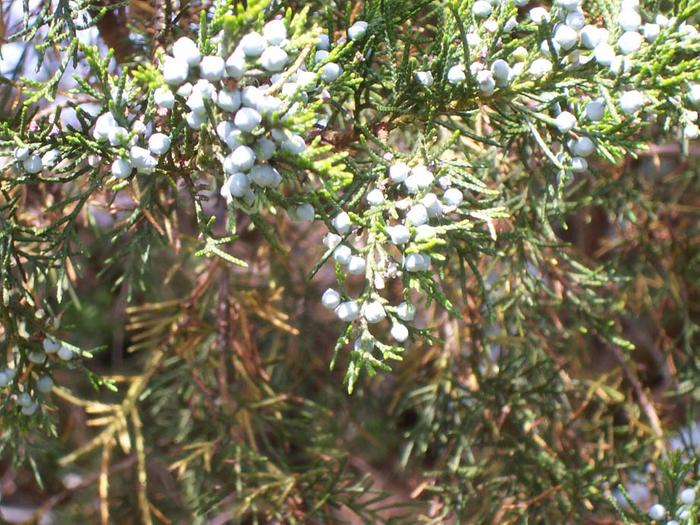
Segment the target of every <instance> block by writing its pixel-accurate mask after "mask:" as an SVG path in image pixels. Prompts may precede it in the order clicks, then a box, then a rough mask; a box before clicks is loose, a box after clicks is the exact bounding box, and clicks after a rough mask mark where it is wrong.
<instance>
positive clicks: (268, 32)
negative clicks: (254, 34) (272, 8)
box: [263, 20, 287, 46]
mask: <svg viewBox="0 0 700 525" xmlns="http://www.w3.org/2000/svg"><path fill="white" fill-rule="evenodd" d="M263 36H264V37H265V40H267V41H268V42H269V43H270V44H272V45H273V46H278V45H280V44H281V43H282V42H284V41H285V39H286V38H287V26H285V25H284V20H270V21H269V22H268V23H267V24H265V25H264V26H263Z"/></svg>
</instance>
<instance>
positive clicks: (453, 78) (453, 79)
mask: <svg viewBox="0 0 700 525" xmlns="http://www.w3.org/2000/svg"><path fill="white" fill-rule="evenodd" d="M465 80H467V75H466V73H465V72H464V67H462V66H460V65H457V66H452V67H451V68H450V69H449V70H448V71H447V81H448V82H449V83H450V84H453V85H457V84H463V83H464V81H465Z"/></svg>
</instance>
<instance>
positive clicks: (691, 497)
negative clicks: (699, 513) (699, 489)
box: [680, 488, 695, 505]
mask: <svg viewBox="0 0 700 525" xmlns="http://www.w3.org/2000/svg"><path fill="white" fill-rule="evenodd" d="M680 500H681V503H683V504H685V505H692V504H693V502H694V501H695V489H692V488H687V489H684V490H683V491H682V492H681V496H680Z"/></svg>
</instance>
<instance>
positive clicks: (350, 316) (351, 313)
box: [335, 301, 360, 323]
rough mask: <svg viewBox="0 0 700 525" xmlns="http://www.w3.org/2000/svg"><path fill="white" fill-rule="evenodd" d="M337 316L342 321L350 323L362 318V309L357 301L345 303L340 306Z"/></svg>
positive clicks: (336, 312) (336, 310) (337, 309)
mask: <svg viewBox="0 0 700 525" xmlns="http://www.w3.org/2000/svg"><path fill="white" fill-rule="evenodd" d="M335 314H336V315H337V316H338V319H340V320H341V321H344V322H346V323H349V322H351V321H354V320H355V319H357V318H358V317H360V307H359V305H358V304H357V303H356V302H355V301H345V302H344V303H340V304H339V305H338V307H337V308H336V309H335Z"/></svg>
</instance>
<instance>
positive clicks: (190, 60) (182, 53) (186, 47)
mask: <svg viewBox="0 0 700 525" xmlns="http://www.w3.org/2000/svg"><path fill="white" fill-rule="evenodd" d="M173 56H174V57H175V58H176V59H178V60H181V61H182V62H184V63H185V64H187V65H188V66H196V65H197V64H199V61H200V60H201V58H202V55H201V53H200V52H199V48H198V47H197V44H195V43H194V41H193V40H191V39H189V38H187V37H184V36H183V37H182V38H178V39H177V40H176V41H175V43H174V44H173Z"/></svg>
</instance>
